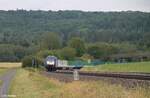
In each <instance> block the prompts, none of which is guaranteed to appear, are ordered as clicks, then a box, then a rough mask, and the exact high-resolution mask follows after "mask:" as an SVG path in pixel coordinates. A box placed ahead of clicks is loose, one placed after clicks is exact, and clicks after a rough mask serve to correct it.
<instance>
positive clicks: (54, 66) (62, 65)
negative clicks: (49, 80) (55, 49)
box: [44, 56, 82, 71]
mask: <svg viewBox="0 0 150 98" xmlns="http://www.w3.org/2000/svg"><path fill="white" fill-rule="evenodd" d="M44 66H45V68H46V69H47V71H56V70H71V69H80V68H82V67H81V66H75V65H72V66H69V64H68V61H66V60H59V59H58V58H57V57H55V56H47V57H46V58H45V60H44Z"/></svg>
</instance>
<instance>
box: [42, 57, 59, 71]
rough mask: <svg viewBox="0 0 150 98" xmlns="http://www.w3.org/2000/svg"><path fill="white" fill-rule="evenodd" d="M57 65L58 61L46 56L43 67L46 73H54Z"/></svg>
mask: <svg viewBox="0 0 150 98" xmlns="http://www.w3.org/2000/svg"><path fill="white" fill-rule="evenodd" d="M57 64H58V59H57V57H55V56H48V57H46V59H45V62H44V65H45V68H46V69H47V70H48V71H55V70H56V66H57Z"/></svg>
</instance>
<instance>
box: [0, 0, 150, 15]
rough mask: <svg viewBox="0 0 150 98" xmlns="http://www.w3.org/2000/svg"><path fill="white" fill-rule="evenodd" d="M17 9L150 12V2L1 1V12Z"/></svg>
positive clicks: (148, 0) (97, 0)
mask: <svg viewBox="0 0 150 98" xmlns="http://www.w3.org/2000/svg"><path fill="white" fill-rule="evenodd" d="M16 9H25V10H54V11H58V10H82V11H128V10H132V11H143V12H150V0H0V10H16Z"/></svg>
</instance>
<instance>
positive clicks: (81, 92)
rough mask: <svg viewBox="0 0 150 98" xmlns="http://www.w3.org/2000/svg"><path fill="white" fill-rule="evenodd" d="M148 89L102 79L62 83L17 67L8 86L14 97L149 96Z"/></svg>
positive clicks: (109, 97)
mask: <svg viewBox="0 0 150 98" xmlns="http://www.w3.org/2000/svg"><path fill="white" fill-rule="evenodd" d="M149 90H150V89H144V88H140V87H137V88H132V89H126V88H124V87H122V86H120V85H111V84H108V83H105V82H102V81H87V82H85V81H84V82H83V81H74V82H70V83H62V82H59V81H58V80H56V79H48V78H46V77H44V76H42V75H40V74H38V73H37V72H31V71H28V70H25V69H18V71H17V75H16V77H15V79H14V80H13V81H12V84H11V87H10V91H9V92H10V93H9V94H10V95H16V96H17V97H16V98H149V96H150V92H149Z"/></svg>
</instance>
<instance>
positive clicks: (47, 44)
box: [40, 33, 61, 50]
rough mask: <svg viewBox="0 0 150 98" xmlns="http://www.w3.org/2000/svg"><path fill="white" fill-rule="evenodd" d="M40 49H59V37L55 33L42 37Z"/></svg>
mask: <svg viewBox="0 0 150 98" xmlns="http://www.w3.org/2000/svg"><path fill="white" fill-rule="evenodd" d="M40 47H41V48H42V49H48V50H54V49H58V48H60V47H61V42H60V37H59V36H58V35H57V34H56V33H46V34H44V35H43V37H42V42H41V46H40Z"/></svg>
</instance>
